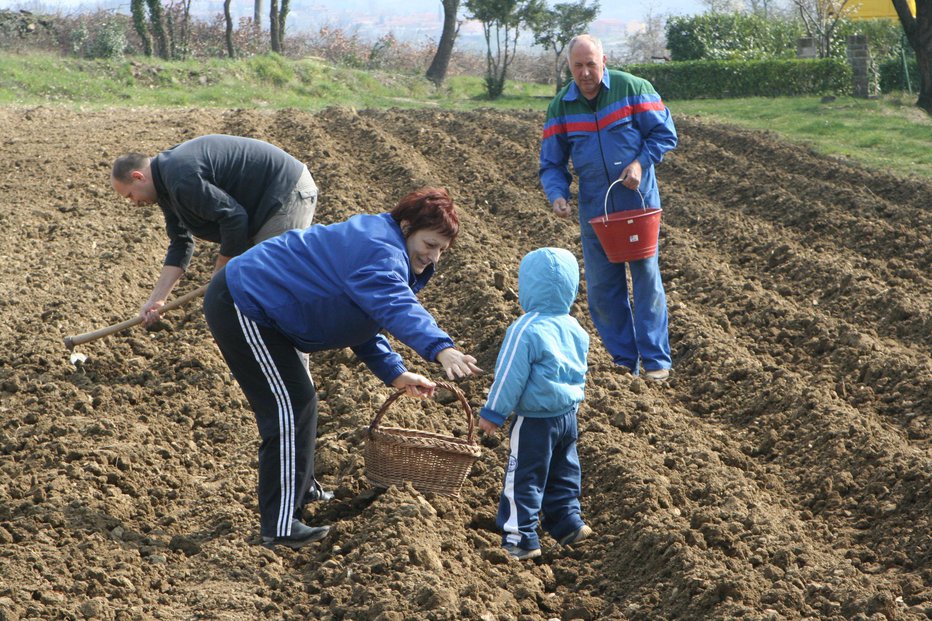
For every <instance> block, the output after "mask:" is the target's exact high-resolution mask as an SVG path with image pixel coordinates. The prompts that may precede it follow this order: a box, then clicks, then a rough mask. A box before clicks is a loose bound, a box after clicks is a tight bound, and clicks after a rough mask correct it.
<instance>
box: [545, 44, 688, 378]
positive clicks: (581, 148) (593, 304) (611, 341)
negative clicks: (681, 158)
mask: <svg viewBox="0 0 932 621" xmlns="http://www.w3.org/2000/svg"><path fill="white" fill-rule="evenodd" d="M568 49H569V65H570V70H571V71H572V73H573V81H572V82H570V83H569V84H567V85H566V87H564V88H563V89H562V90H561V91H560V92H559V93H557V95H556V96H555V97H554V99H553V101H551V102H550V106H549V107H548V109H547V121H546V123H545V124H544V133H543V141H542V143H541V150H540V180H541V183H542V185H543V188H544V192H546V194H547V199H548V200H549V201H550V203H551V204H552V206H553V211H554V213H555V214H556V215H557V216H559V217H561V218H566V217H568V216H569V215H570V213H571V209H570V205H569V202H568V198H569V187H570V183H571V181H572V175H571V174H570V172H569V168H568V163H569V160H570V158H572V161H573V168H574V169H575V170H576V173H577V175H578V176H579V225H580V228H581V233H582V248H583V260H584V261H585V267H586V290H587V295H588V300H589V312H590V314H591V315H592V321H593V323H594V324H595V327H596V329H598V331H599V335H600V336H601V338H602V342H603V343H604V344H605V347H606V349H607V350H608V352H609V353H610V354H611V356H612V360H613V361H614V362H615V364H617V365H620V366H623V367H626V368H627V369H629V370H630V371H631V372H632V373H634V374H635V375H637V374H638V373H639V371H640V370H641V369H642V368H643V370H644V375H645V376H647V377H649V378H651V379H654V380H657V381H663V380H666V379H667V378H668V377H669V375H670V368H671V366H672V358H671V356H670V339H669V335H668V331H667V300H666V294H665V293H664V290H663V283H662V281H661V278H660V266H659V263H658V255H657V254H656V253H655V254H654V256H653V257H650V258H647V259H642V260H639V261H631V262H629V263H627V264H625V263H611V262H610V261H609V260H608V258H607V257H606V255H605V251H604V250H603V249H602V245H601V244H600V243H599V239H598V237H597V236H596V233H595V231H594V230H593V229H592V225H590V224H589V220H590V219H591V218H594V217H596V216H598V215H601V214H602V213H603V208H604V204H605V203H604V201H605V196H606V192H608V189H609V186H610V185H611V184H612V182H614V181H615V180H617V179H621V180H622V181H621V183H620V184H619V185H618V186H615V187H614V188H613V189H612V191H611V194H610V195H609V197H608V210H609V212H614V211H624V210H629V209H640V208H641V207H642V197H643V204H646V205H647V206H648V207H660V192H659V190H658V189H657V179H656V177H655V175H654V165H655V164H657V163H659V162H660V161H661V160H662V159H663V154H664V153H666V152H667V151H669V150H671V149H673V148H674V147H675V146H676V142H677V138H676V129H675V128H674V126H673V120H672V119H671V117H670V111H669V110H668V109H667V107H666V106H665V105H664V104H663V102H662V101H661V100H660V96H659V95H658V94H657V92H656V91H655V90H654V87H653V86H651V84H650V83H649V82H648V81H646V80H643V79H641V78H637V77H635V76H633V75H631V74H629V73H624V72H622V71H614V70H609V69H607V68H606V66H605V61H606V59H605V54H604V53H603V50H602V44H601V42H600V41H599V40H598V39H596V38H595V37H592V36H589V35H579V36H577V37H575V38H573V40H572V41H570V43H569V46H568ZM619 186H624V188H621V187H619ZM625 265H628V268H629V269H630V270H631V281H632V285H633V291H632V297H633V300H634V308H633V313H632V307H631V302H630V301H629V298H628V285H627V278H626V273H625Z"/></svg>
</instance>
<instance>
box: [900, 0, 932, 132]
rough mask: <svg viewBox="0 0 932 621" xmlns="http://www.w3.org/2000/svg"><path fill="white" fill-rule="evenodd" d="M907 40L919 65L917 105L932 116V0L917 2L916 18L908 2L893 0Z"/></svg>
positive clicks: (919, 0) (918, 0) (917, 0)
mask: <svg viewBox="0 0 932 621" xmlns="http://www.w3.org/2000/svg"><path fill="white" fill-rule="evenodd" d="M893 8H895V9H896V14H897V16H898V17H899V18H900V24H902V25H903V32H905V33H906V40H907V41H909V45H910V47H912V48H913V51H915V52H916V62H917V64H918V65H919V99H918V100H917V101H916V105H917V106H919V107H920V108H922V109H923V110H925V111H926V112H928V113H929V114H932V0H916V16H915V17H913V14H912V13H911V12H910V10H909V5H908V4H907V3H906V0H893Z"/></svg>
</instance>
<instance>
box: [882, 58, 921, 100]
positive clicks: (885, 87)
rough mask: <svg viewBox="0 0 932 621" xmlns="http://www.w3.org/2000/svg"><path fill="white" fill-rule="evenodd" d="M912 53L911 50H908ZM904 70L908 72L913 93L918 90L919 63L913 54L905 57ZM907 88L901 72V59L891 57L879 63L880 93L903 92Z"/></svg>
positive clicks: (904, 77)
mask: <svg viewBox="0 0 932 621" xmlns="http://www.w3.org/2000/svg"><path fill="white" fill-rule="evenodd" d="M910 52H912V50H910ZM906 68H907V70H908V71H909V84H911V85H912V88H913V91H918V90H919V63H917V62H916V56H915V54H912V53H910V54H908V55H907V57H906ZM906 86H907V82H906V73H905V72H904V71H903V58H902V57H893V58H888V59H887V60H885V61H883V62H881V63H880V92H882V93H889V92H892V91H905V90H906Z"/></svg>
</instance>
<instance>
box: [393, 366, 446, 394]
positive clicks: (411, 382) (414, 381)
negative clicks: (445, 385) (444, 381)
mask: <svg viewBox="0 0 932 621" xmlns="http://www.w3.org/2000/svg"><path fill="white" fill-rule="evenodd" d="M392 386H394V387H395V388H397V389H398V390H404V391H405V392H406V393H408V394H409V395H410V396H412V397H420V398H421V399H423V398H425V397H432V396H434V388H436V387H437V384H435V383H433V382H432V381H430V380H429V379H427V378H426V377H424V376H423V375H418V374H417V373H411V372H410V371H405V372H404V373H402V374H401V375H399V376H398V377H396V378H395V379H393V380H392Z"/></svg>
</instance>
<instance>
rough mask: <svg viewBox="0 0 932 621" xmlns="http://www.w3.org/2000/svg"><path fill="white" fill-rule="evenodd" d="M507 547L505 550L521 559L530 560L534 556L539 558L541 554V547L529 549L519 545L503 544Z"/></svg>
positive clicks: (513, 556)
mask: <svg viewBox="0 0 932 621" xmlns="http://www.w3.org/2000/svg"><path fill="white" fill-rule="evenodd" d="M502 547H503V548H505V552H507V553H508V554H510V555H511V556H512V558H516V559H518V560H519V561H524V560H529V559H532V558H537V557H538V556H540V548H534V549H533V550H527V549H525V548H519V547H518V546H513V545H506V546H502Z"/></svg>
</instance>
